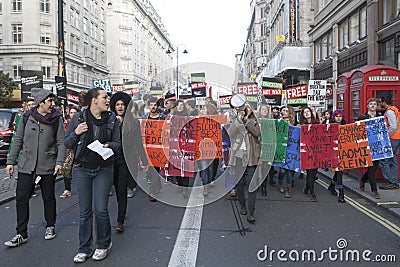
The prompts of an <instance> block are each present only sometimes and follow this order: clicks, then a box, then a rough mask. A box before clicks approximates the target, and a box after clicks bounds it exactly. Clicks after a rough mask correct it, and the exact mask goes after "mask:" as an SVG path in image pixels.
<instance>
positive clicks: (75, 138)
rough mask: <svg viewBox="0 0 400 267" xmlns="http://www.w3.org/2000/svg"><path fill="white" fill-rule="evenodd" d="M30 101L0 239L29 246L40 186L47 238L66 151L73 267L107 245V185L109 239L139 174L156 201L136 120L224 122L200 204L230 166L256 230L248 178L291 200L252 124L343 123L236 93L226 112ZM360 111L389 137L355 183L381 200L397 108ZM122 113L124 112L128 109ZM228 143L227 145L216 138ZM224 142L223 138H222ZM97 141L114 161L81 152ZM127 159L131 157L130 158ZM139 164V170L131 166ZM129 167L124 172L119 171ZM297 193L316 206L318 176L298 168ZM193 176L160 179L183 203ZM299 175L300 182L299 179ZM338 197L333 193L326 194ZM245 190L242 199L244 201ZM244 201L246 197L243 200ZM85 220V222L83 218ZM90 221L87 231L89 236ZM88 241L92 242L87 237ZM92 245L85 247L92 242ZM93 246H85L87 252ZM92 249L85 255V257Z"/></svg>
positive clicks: (45, 94)
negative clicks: (216, 118) (11, 215)
mask: <svg viewBox="0 0 400 267" xmlns="http://www.w3.org/2000/svg"><path fill="white" fill-rule="evenodd" d="M32 97H33V98H34V99H33V100H30V101H28V102H27V103H26V106H27V108H26V112H25V113H24V114H23V115H22V118H23V119H21V121H23V123H20V124H19V126H18V127H17V129H16V134H15V139H14V144H13V145H12V147H11V150H10V153H9V157H8V159H7V163H6V164H7V167H6V171H7V173H8V175H10V176H11V175H12V174H13V171H14V165H16V164H18V170H19V171H18V181H17V189H16V207H17V208H16V211H17V227H16V232H17V234H16V236H15V237H13V238H12V239H10V240H8V241H6V242H5V243H4V244H5V245H6V246H8V247H17V246H19V245H21V244H23V243H26V242H27V240H28V221H29V199H30V198H31V196H32V193H33V192H34V188H35V186H36V185H40V189H41V192H42V199H43V205H44V213H45V220H46V231H45V235H44V237H45V239H46V240H50V239H53V238H54V237H55V236H56V232H55V223H56V198H55V192H54V186H55V176H56V175H60V174H61V168H62V165H63V163H64V160H65V157H66V155H67V153H68V152H69V151H72V152H73V153H74V156H75V157H74V161H73V168H72V175H71V177H69V176H68V177H66V176H65V175H64V186H65V190H64V192H63V193H62V194H61V195H60V196H59V197H60V198H68V197H70V196H71V195H72V190H71V183H72V182H74V184H75V187H76V189H77V194H78V202H79V209H80V213H79V218H80V222H79V247H78V250H77V254H76V255H75V257H74V262H77V263H81V262H85V261H86V260H87V258H89V257H92V258H93V259H94V260H102V259H104V258H105V257H106V256H107V254H108V250H109V249H110V248H111V246H112V242H111V222H110V217H109V211H108V201H109V195H110V191H111V187H112V185H114V187H115V192H116V196H117V204H118V213H117V214H118V215H117V219H116V221H117V227H116V231H117V232H119V233H122V232H124V221H125V215H126V210H127V204H128V201H127V198H129V197H133V196H134V191H135V190H136V187H137V183H136V182H135V179H137V177H138V173H139V170H140V169H141V170H143V171H144V172H146V173H147V179H148V182H149V183H150V190H149V192H148V194H149V200H150V201H151V202H155V201H157V199H156V196H157V194H159V193H160V191H161V189H162V182H161V181H162V179H164V178H165V177H162V171H161V168H159V167H152V166H148V165H149V162H148V158H147V155H146V152H145V149H144V146H143V142H142V136H141V131H140V122H139V119H148V120H169V119H171V117H173V116H208V115H217V114H225V115H227V117H228V119H227V123H226V124H225V125H223V127H222V133H223V134H222V135H223V140H222V141H223V154H224V158H223V159H220V160H219V159H217V160H209V159H207V160H198V161H196V166H197V169H198V170H199V171H198V172H195V173H196V175H199V177H200V179H201V181H202V183H203V185H204V192H203V195H204V197H207V196H208V194H209V192H210V190H211V187H212V185H213V181H214V180H215V179H216V175H217V170H218V168H219V167H220V166H223V167H228V166H229V167H231V170H232V171H231V172H232V174H233V175H238V176H240V177H237V179H236V180H237V181H238V182H237V184H236V186H235V187H234V188H232V190H231V191H230V195H231V196H233V197H235V196H237V198H238V201H239V204H240V213H241V214H242V215H247V221H248V222H249V223H255V221H256V218H255V207H256V194H257V191H252V192H250V190H245V188H246V186H249V184H250V181H251V179H252V178H253V176H257V178H258V179H259V185H260V193H261V195H262V196H267V184H268V182H267V181H269V185H270V186H272V187H273V186H274V185H275V183H276V182H275V181H274V175H275V174H277V182H278V190H279V192H281V193H282V194H284V197H285V198H291V197H292V195H291V194H292V187H293V185H294V177H295V172H294V171H292V170H287V169H284V168H274V167H273V166H271V165H269V163H267V162H265V161H262V160H261V142H260V136H261V128H260V123H261V119H281V120H287V121H288V123H289V125H291V126H300V125H309V124H319V123H322V124H329V123H337V124H342V125H343V124H345V123H346V121H345V118H344V113H343V111H341V110H335V111H333V112H331V111H330V110H325V111H324V112H321V113H320V115H318V114H319V113H318V112H317V111H316V110H315V109H313V108H311V107H303V108H301V110H300V112H298V113H297V114H296V112H295V111H294V109H293V108H292V107H290V106H284V107H271V106H270V105H267V104H261V105H260V107H259V110H258V111H257V110H255V109H253V108H252V106H251V105H250V104H249V103H247V102H246V99H245V97H244V98H243V95H240V94H238V95H235V96H233V97H232V99H231V102H230V106H231V109H230V110H229V111H228V112H226V110H225V111H224V110H219V109H218V107H217V103H216V102H215V101H214V100H213V99H212V98H211V97H209V98H207V99H206V101H205V103H204V105H202V106H201V107H199V106H196V103H195V101H194V100H187V101H183V100H180V99H179V100H175V99H173V98H169V99H166V100H164V99H158V98H156V97H154V96H152V95H145V96H144V97H143V100H139V101H133V100H132V98H131V96H129V95H128V94H126V93H124V92H118V93H116V94H114V95H112V96H109V95H107V93H106V92H105V91H103V90H102V89H100V88H93V89H90V90H88V91H85V92H81V93H80V95H79V100H80V102H79V105H76V106H67V107H66V108H65V109H64V108H63V107H61V108H60V107H57V106H56V105H55V97H56V96H55V95H53V93H52V92H50V91H48V90H44V89H33V90H32ZM367 105H368V106H367V108H368V112H367V113H365V114H363V115H362V116H360V117H359V120H362V119H367V118H373V117H376V116H382V115H384V116H385V119H386V123H387V125H389V135H390V140H391V144H392V148H393V154H394V157H393V158H390V159H384V160H380V161H374V162H373V166H370V167H368V168H367V171H366V172H365V174H364V175H363V177H362V178H361V179H360V181H359V186H360V189H361V190H365V183H366V182H367V181H369V183H370V185H371V191H372V196H373V197H374V198H380V196H379V194H378V190H377V184H376V179H375V171H376V170H377V168H378V166H379V165H380V167H381V169H382V173H383V176H384V178H385V179H387V183H386V184H385V185H384V187H383V188H382V189H397V188H399V183H398V179H397V177H398V176H397V175H398V166H397V157H398V150H399V146H400V141H399V140H400V129H399V121H398V113H399V111H398V110H397V108H396V107H394V106H393V105H392V103H391V99H390V98H384V99H382V107H384V108H385V109H386V112H385V113H384V114H381V113H379V111H377V106H378V100H377V99H373V98H372V99H369V100H368V103H367ZM129 107H130V109H128V108H129ZM124 124H129V125H128V126H127V125H125V126H127V127H128V129H130V132H129V133H125V134H129V138H130V140H132V142H135V148H137V149H136V150H134V151H131V152H130V153H133V158H134V159H135V161H136V162H137V163H135V164H134V165H133V166H131V165H129V164H127V161H126V159H125V156H124V153H123V146H122V140H123V139H124V138H126V136H125V134H124V132H123V131H122V129H123V126H124ZM224 136H225V137H227V138H224ZM228 136H229V137H228ZM95 141H96V142H99V143H100V144H101V146H102V147H103V148H104V149H110V150H112V151H113V156H111V157H108V158H104V157H101V156H100V155H99V154H97V153H95V152H93V151H92V150H90V149H89V148H88V145H89V144H92V143H93V142H95ZM130 156H132V155H130ZM139 163H140V164H139ZM128 165H129V168H128ZM131 167H132V168H131ZM342 176H343V171H336V172H334V177H332V181H331V184H330V185H329V187H328V190H329V191H330V192H331V194H333V195H335V196H337V195H338V202H340V203H344V202H345V199H344V189H343V183H342ZM305 177H306V179H305V180H306V181H305V187H304V189H303V192H304V194H306V195H309V197H310V200H311V201H317V197H316V195H315V190H314V183H315V181H316V180H317V179H318V178H317V169H307V170H305ZM191 178H193V177H184V176H177V177H168V179H167V180H165V181H172V182H176V183H177V184H178V185H179V186H181V187H180V192H181V193H182V196H183V197H185V198H188V197H189V196H188V194H189V191H188V187H190V185H191V184H192V183H191V182H190V180H191ZM302 178H303V174H299V179H302ZM336 186H337V188H338V189H339V194H338V193H337V192H336V189H335V187H336ZM246 192H247V193H246ZM246 194H247V196H246ZM92 214H93V215H94V216H92ZM94 223H95V224H96V227H95V228H93V225H94ZM94 236H95V237H94ZM94 239H95V240H96V243H95V244H92V241H93V240H94ZM92 246H94V247H92ZM93 249H94V251H93Z"/></svg>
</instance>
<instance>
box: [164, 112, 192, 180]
mask: <svg viewBox="0 0 400 267" xmlns="http://www.w3.org/2000/svg"><path fill="white" fill-rule="evenodd" d="M196 130H197V119H196V118H195V117H184V116H172V117H171V126H170V143H169V164H168V169H167V170H166V175H169V176H181V177H193V174H194V157H195V148H196Z"/></svg>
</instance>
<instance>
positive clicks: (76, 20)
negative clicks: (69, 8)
mask: <svg viewBox="0 0 400 267" xmlns="http://www.w3.org/2000/svg"><path fill="white" fill-rule="evenodd" d="M74 25H75V28H77V29H79V12H78V11H76V12H75V17H74Z"/></svg>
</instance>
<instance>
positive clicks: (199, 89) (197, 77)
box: [190, 72, 207, 97]
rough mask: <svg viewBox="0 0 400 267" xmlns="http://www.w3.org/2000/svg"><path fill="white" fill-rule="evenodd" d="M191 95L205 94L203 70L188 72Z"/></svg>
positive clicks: (205, 86) (205, 85)
mask: <svg viewBox="0 0 400 267" xmlns="http://www.w3.org/2000/svg"><path fill="white" fill-rule="evenodd" d="M190 86H191V88H192V97H199V96H203V97H204V96H207V84H206V74H205V73H204V72H200V73H191V74H190Z"/></svg>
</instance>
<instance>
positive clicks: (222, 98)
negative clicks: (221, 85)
mask: <svg viewBox="0 0 400 267" xmlns="http://www.w3.org/2000/svg"><path fill="white" fill-rule="evenodd" d="M231 98H232V95H219V96H218V99H219V108H231V106H230V105H229V102H230V101H231Z"/></svg>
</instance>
